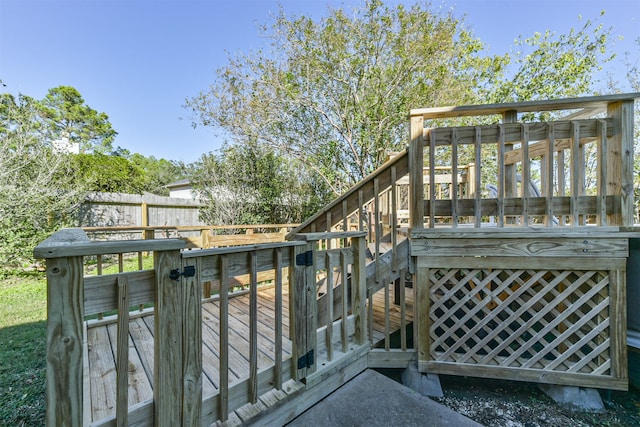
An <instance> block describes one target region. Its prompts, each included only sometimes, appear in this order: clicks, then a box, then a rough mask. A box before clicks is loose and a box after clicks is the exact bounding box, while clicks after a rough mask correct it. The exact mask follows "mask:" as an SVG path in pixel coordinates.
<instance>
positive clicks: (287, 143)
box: [186, 0, 610, 194]
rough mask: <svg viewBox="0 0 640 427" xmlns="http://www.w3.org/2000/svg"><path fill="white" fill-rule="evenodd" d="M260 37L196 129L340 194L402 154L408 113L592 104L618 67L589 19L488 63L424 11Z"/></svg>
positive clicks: (279, 24) (359, 16) (370, 9)
mask: <svg viewBox="0 0 640 427" xmlns="http://www.w3.org/2000/svg"><path fill="white" fill-rule="evenodd" d="M263 31H264V33H265V35H266V36H267V38H268V39H269V40H270V41H271V44H270V46H269V47H268V48H265V49H262V50H258V51H255V52H252V53H249V54H237V55H234V56H231V57H230V58H229V60H228V63H227V64H226V65H224V66H223V67H222V68H220V69H219V70H218V71H217V73H216V76H215V80H214V83H213V84H212V85H211V88H210V89H209V90H206V91H203V92H201V93H200V94H199V95H198V96H196V97H193V98H191V99H189V100H187V102H186V104H187V107H188V108H190V109H191V110H192V111H193V114H194V124H195V125H204V126H213V127H216V128H218V129H221V130H223V131H224V132H225V133H226V134H228V135H231V136H232V138H233V139H234V141H236V142H238V143H240V144H248V143H258V144H260V145H264V146H268V147H272V148H274V149H276V150H279V151H280V152H282V153H285V154H286V155H288V156H289V157H292V158H296V159H298V160H300V161H301V162H302V163H304V164H305V165H307V166H308V167H309V168H311V169H313V170H314V171H315V173H317V174H318V175H319V176H320V177H322V179H324V181H325V183H326V184H327V185H328V186H329V187H330V188H331V189H332V191H333V192H334V193H336V194H339V193H341V192H343V191H344V190H346V189H347V188H348V187H350V186H351V185H352V184H354V183H355V182H356V181H358V180H359V179H361V178H363V177H364V176H366V175H367V174H368V173H370V172H371V171H373V170H374V169H375V168H376V167H378V166H379V165H380V164H381V163H382V162H383V160H384V159H385V157H386V155H387V154H388V153H389V152H390V151H396V150H400V149H402V148H404V147H405V146H406V141H407V133H408V131H407V113H408V112H409V110H410V109H411V108H418V107H425V106H445V105H465V104H475V103H491V102H507V101H522V100H532V99H543V98H551V99H552V98H561V97H568V96H578V95H582V94H587V93H590V92H592V91H593V88H592V85H593V83H594V80H593V78H592V76H593V73H594V72H595V71H597V70H598V69H599V68H600V66H601V64H602V63H603V62H604V61H607V60H609V59H610V58H609V57H608V56H607V54H606V48H607V43H608V36H609V31H608V30H606V29H603V28H602V26H595V24H592V23H591V21H587V23H586V24H585V25H584V26H583V27H582V29H580V30H579V31H575V30H571V31H570V32H569V33H568V34H561V35H559V36H557V35H555V34H553V33H551V32H548V31H547V32H545V33H539V34H534V35H533V36H531V37H528V38H524V39H520V40H518V41H517V43H516V47H517V48H518V51H517V52H516V53H515V55H510V54H505V55H496V56H492V55H488V54H486V53H485V51H484V44H483V43H482V42H481V41H480V40H479V39H477V38H475V37H474V35H473V33H472V32H471V31H469V30H467V29H466V27H465V25H464V22H463V21H462V20H459V19H457V18H455V17H454V16H453V15H452V14H451V13H449V14H446V13H441V12H434V11H432V10H431V9H430V6H429V5H428V4H426V3H418V4H416V5H414V6H410V7H405V6H404V5H402V4H399V5H396V6H394V7H390V6H387V5H385V4H384V3H383V2H382V1H380V0H369V1H367V2H366V4H365V6H364V7H363V8H361V9H356V10H353V11H351V12H345V11H344V10H342V9H334V10H331V11H330V14H329V16H328V17H327V18H325V19H323V20H320V21H314V20H313V19H311V18H309V17H305V16H301V17H297V18H289V17H287V16H286V15H285V14H284V13H283V12H281V13H280V14H279V15H278V16H277V17H276V18H275V19H274V20H273V22H271V23H270V24H269V25H266V26H264V27H263ZM487 120H491V119H489V118H488V119H487ZM434 124H436V125H438V124H441V123H437V122H434ZM462 154H464V153H462Z"/></svg>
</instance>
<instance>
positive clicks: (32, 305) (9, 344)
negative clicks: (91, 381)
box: [0, 274, 47, 426]
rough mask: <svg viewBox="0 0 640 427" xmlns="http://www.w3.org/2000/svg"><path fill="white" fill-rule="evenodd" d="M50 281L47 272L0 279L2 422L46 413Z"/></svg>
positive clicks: (26, 421)
mask: <svg viewBox="0 0 640 427" xmlns="http://www.w3.org/2000/svg"><path fill="white" fill-rule="evenodd" d="M46 311H47V285H46V279H45V277H44V274H39V275H33V276H30V277H9V278H6V279H4V280H2V281H1V282H0V425H1V426H40V425H44V417H45V376H46V367H47V364H46V341H47V323H46Z"/></svg>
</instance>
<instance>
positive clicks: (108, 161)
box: [72, 153, 146, 194]
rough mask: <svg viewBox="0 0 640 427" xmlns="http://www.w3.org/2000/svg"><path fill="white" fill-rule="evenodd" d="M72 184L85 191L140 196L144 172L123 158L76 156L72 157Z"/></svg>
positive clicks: (104, 155) (144, 180)
mask: <svg viewBox="0 0 640 427" xmlns="http://www.w3.org/2000/svg"><path fill="white" fill-rule="evenodd" d="M72 162H73V170H74V173H75V178H74V182H75V183H77V184H79V185H82V186H83V187H84V188H86V189H87V191H100V192H108V193H131V194H142V192H143V191H144V190H145V183H146V173H145V171H144V170H143V169H142V168H140V167H138V166H136V165H135V164H133V163H132V162H130V161H129V160H127V159H125V158H124V157H118V156H109V155H106V154H100V153H95V154H78V155H75V156H73V157H72Z"/></svg>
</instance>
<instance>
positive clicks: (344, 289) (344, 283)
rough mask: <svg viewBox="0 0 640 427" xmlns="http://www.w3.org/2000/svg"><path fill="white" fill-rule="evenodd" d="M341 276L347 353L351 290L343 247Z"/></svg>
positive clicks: (343, 332)
mask: <svg viewBox="0 0 640 427" xmlns="http://www.w3.org/2000/svg"><path fill="white" fill-rule="evenodd" d="M340 272H341V274H340V278H341V279H342V324H341V327H342V328H341V336H342V352H343V353H346V352H347V350H348V348H349V322H348V318H349V290H348V288H347V287H348V286H349V284H348V281H347V253H346V250H345V249H343V250H341V251H340Z"/></svg>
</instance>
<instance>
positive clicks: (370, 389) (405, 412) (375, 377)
mask: <svg viewBox="0 0 640 427" xmlns="http://www.w3.org/2000/svg"><path fill="white" fill-rule="evenodd" d="M287 425H288V426H292V427H307V426H367V427H369V426H370V427H378V426H380V427H382V426H384V427H387V426H393V425H397V426H429V427H447V426H451V427H453V426H455V427H481V426H482V425H481V424H478V423H476V422H475V421H473V420H471V419H469V418H467V417H465V416H463V415H461V414H459V413H457V412H455V411H453V410H451V409H449V408H447V407H446V406H444V405H441V404H439V403H437V402H434V401H433V400H431V399H429V398H428V397H425V396H422V395H420V394H418V393H416V392H414V391H413V390H411V389H409V388H407V387H405V386H403V385H402V384H399V383H397V382H395V381H393V380H392V379H390V378H387V377H385V376H384V375H382V374H379V373H378V372H376V371H374V370H372V369H367V370H365V371H364V372H362V373H361V374H360V375H358V376H357V377H355V378H354V379H352V380H351V381H349V382H348V383H346V384H345V385H343V386H342V387H340V388H339V389H338V390H336V391H335V392H334V393H332V394H331V395H329V396H327V397H326V398H325V399H323V400H321V401H320V402H318V403H317V404H316V405H315V406H313V407H312V408H310V409H309V410H308V411H306V412H305V413H303V414H302V415H300V416H299V417H298V418H296V419H294V420H293V421H292V422H291V423H289V424H287Z"/></svg>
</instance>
